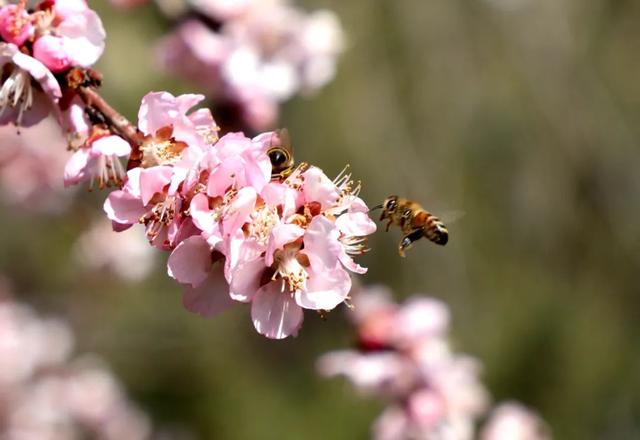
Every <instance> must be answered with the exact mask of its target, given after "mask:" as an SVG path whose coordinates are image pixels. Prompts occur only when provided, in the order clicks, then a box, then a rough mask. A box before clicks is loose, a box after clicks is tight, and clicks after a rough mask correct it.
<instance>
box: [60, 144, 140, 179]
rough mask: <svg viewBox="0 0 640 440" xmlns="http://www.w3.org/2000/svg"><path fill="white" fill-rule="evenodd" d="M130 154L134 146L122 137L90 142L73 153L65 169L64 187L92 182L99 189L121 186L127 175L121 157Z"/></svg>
mask: <svg viewBox="0 0 640 440" xmlns="http://www.w3.org/2000/svg"><path fill="white" fill-rule="evenodd" d="M130 153H131V146H130V145H129V143H128V142H127V141H125V140H124V139H122V138H121V137H119V136H114V135H100V136H95V137H92V138H90V139H88V140H87V141H86V142H85V144H84V146H83V147H81V148H80V149H79V150H78V151H76V152H75V153H73V155H72V156H71V158H70V159H69V161H68V162H67V165H66V166H65V170H64V184H65V186H70V185H77V184H78V183H80V182H86V181H90V182H91V185H92V186H93V184H94V183H95V184H96V185H97V186H98V188H104V187H106V186H115V185H119V184H120V183H121V182H122V179H123V178H124V176H125V171H124V167H123V165H122V163H120V160H119V159H118V158H120V157H126V156H128V155H129V154H130Z"/></svg>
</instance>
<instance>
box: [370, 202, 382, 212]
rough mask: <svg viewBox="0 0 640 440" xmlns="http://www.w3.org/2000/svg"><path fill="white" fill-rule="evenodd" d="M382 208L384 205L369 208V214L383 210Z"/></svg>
mask: <svg viewBox="0 0 640 440" xmlns="http://www.w3.org/2000/svg"><path fill="white" fill-rule="evenodd" d="M382 206H383V205H382V203H381V204H379V205H376V206H374V207H373V208H369V212H371V211H375V210H377V209H382Z"/></svg>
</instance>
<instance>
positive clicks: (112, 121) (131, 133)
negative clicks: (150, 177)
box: [75, 86, 143, 170]
mask: <svg viewBox="0 0 640 440" xmlns="http://www.w3.org/2000/svg"><path fill="white" fill-rule="evenodd" d="M75 90H76V92H77V93H78V95H79V96H80V98H81V99H82V101H83V102H84V103H85V104H86V105H87V106H88V107H91V108H93V109H95V110H97V111H99V112H100V114H102V116H104V118H105V121H106V122H107V124H109V126H110V127H111V128H112V129H114V131H116V132H117V134H119V135H120V136H122V137H123V138H124V139H126V140H127V141H128V142H129V144H131V155H130V156H129V162H128V163H127V170H130V169H132V168H135V167H137V166H139V165H140V161H141V160H142V152H141V151H140V144H142V140H143V135H142V133H141V132H140V131H139V130H138V128H137V127H136V126H135V125H133V124H132V123H131V122H130V121H129V120H128V119H127V118H125V117H124V116H123V115H122V114H120V113H119V112H118V111H117V110H116V109H114V108H113V107H111V105H109V103H108V102H107V101H105V100H104V98H103V97H102V96H100V95H99V94H98V92H97V91H96V90H95V89H94V88H93V87H89V86H80V87H77V88H76V89H75Z"/></svg>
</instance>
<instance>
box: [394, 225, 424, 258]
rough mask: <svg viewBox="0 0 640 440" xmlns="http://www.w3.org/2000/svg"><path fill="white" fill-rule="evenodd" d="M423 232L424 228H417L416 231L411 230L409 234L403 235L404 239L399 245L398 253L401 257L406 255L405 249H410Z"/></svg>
mask: <svg viewBox="0 0 640 440" xmlns="http://www.w3.org/2000/svg"><path fill="white" fill-rule="evenodd" d="M422 234H423V231H422V229H416V230H415V231H412V232H409V233H408V234H407V235H405V236H404V237H402V240H400V246H398V253H399V254H400V256H401V257H404V256H405V251H406V250H408V249H409V248H410V247H411V246H412V245H413V243H414V242H415V241H417V240H419V239H420V238H422Z"/></svg>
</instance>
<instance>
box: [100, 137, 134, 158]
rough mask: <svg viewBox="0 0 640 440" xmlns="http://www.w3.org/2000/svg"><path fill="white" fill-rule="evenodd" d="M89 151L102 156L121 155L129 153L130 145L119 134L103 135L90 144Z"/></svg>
mask: <svg viewBox="0 0 640 440" xmlns="http://www.w3.org/2000/svg"><path fill="white" fill-rule="evenodd" d="M91 151H93V152H94V153H98V154H100V155H103V156H110V155H115V156H118V157H123V156H128V155H129V154H130V153H131V145H129V142H127V141H125V140H124V139H122V138H121V137H120V136H105V137H101V138H99V139H98V140H96V141H95V142H93V143H92V144H91Z"/></svg>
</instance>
